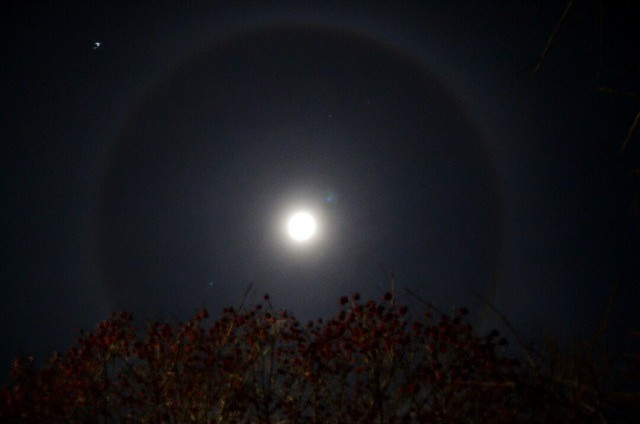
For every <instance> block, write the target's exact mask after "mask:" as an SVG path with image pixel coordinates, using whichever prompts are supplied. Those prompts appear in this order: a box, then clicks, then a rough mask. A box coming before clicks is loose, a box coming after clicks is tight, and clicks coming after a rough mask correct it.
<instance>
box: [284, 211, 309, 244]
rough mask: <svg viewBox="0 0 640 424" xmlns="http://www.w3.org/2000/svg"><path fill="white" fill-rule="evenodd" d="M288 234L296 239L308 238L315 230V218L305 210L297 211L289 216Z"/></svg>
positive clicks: (303, 239) (304, 239)
mask: <svg viewBox="0 0 640 424" xmlns="http://www.w3.org/2000/svg"><path fill="white" fill-rule="evenodd" d="M287 230H289V236H291V238H292V239H294V240H296V241H306V240H309V239H310V238H311V237H312V236H313V234H314V233H315V232H316V220H315V219H314V218H313V216H311V214H309V213H307V212H298V213H295V214H294V215H292V216H291V218H289V223H288V224H287Z"/></svg>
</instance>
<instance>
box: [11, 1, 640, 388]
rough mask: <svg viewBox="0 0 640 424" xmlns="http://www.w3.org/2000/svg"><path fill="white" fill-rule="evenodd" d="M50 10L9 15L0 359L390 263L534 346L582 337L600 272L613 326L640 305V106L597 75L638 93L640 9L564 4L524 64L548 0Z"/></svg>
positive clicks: (378, 282) (291, 299)
mask: <svg viewBox="0 0 640 424" xmlns="http://www.w3.org/2000/svg"><path fill="white" fill-rule="evenodd" d="M52 3H54V4H29V3H24V2H19V3H15V4H11V5H6V4H5V5H4V6H2V11H1V14H0V15H1V18H0V19H1V25H0V31H1V37H0V49H1V50H0V55H1V56H0V60H1V65H2V66H1V68H0V69H1V70H0V75H1V87H2V92H1V94H0V98H1V102H2V106H1V107H2V115H1V119H2V133H1V136H2V165H1V169H0V172H1V174H2V186H1V189H2V196H1V201H0V202H1V205H2V206H1V210H2V224H1V225H2V274H1V277H0V278H1V282H0V326H1V335H2V339H1V342H0V354H1V355H0V360H1V362H0V363H1V364H4V365H3V367H4V368H5V369H7V368H8V365H9V363H10V360H11V358H12V357H14V356H15V355H18V354H34V355H36V356H37V357H40V358H44V357H47V356H49V355H50V353H51V352H52V351H53V350H64V349H66V348H67V347H69V346H70V345H71V343H72V342H73V340H74V339H75V337H76V331H77V329H79V328H91V327H93V325H94V324H95V323H96V322H97V321H99V320H101V319H104V318H105V317H107V316H108V314H109V312H110V311H112V310H122V309H126V310H129V311H131V312H133V314H134V316H136V317H138V318H140V319H160V318H162V319H173V318H174V317H176V318H180V319H183V318H186V317H188V316H190V315H191V314H193V313H194V312H195V311H196V310H197V309H198V308H201V307H203V306H205V307H207V308H208V309H209V310H210V311H212V312H213V314H214V315H215V314H217V313H219V311H220V309H221V308H222V307H224V306H231V305H236V304H237V303H238V301H239V299H240V297H241V296H242V293H243V291H244V289H245V288H246V287H247V285H248V284H249V283H252V284H253V287H254V289H255V291H254V293H253V294H252V295H250V298H249V300H250V301H255V300H257V299H259V298H260V297H261V295H262V293H264V292H269V293H270V294H271V297H272V301H273V303H274V304H275V305H276V306H277V307H284V308H288V309H290V310H292V311H293V312H294V313H295V314H296V315H297V316H298V317H299V318H301V319H307V318H314V317H318V316H321V315H322V316H328V315H330V314H332V313H334V312H335V310H336V306H337V299H338V297H339V296H340V295H342V294H348V293H350V292H353V291H359V292H361V293H362V294H363V295H364V296H365V297H373V298H379V297H380V296H381V294H382V293H383V292H384V291H386V290H387V286H388V282H387V281H385V279H384V277H383V274H382V272H381V267H383V268H384V269H386V270H388V271H393V272H394V273H395V275H396V285H397V286H396V290H397V293H398V296H399V297H400V300H401V301H404V302H407V303H409V304H410V305H412V306H414V307H418V306H420V305H419V303H417V301H416V300H415V299H413V298H412V297H411V296H409V295H408V294H407V292H406V290H407V289H409V290H413V291H415V292H417V293H419V294H420V296H422V297H423V298H425V299H429V300H433V301H435V302H436V304H437V305H439V306H440V307H441V308H442V309H449V308H451V307H452V306H453V305H457V306H460V305H467V306H470V307H471V309H472V310H473V311H474V312H475V314H474V315H473V316H472V319H474V321H475V322H478V323H480V325H481V326H482V327H483V328H487V327H488V326H491V325H495V324H496V320H495V319H494V318H490V317H489V318H485V320H484V321H483V322H480V319H481V316H482V310H483V306H482V303H481V302H480V301H478V299H476V298H475V297H474V295H473V291H476V292H479V293H482V294H483V295H484V296H487V297H490V298H493V299H494V300H495V303H496V305H497V307H498V308H500V309H501V310H502V311H503V312H505V313H506V314H507V315H508V316H509V317H510V318H511V319H512V321H513V323H514V324H515V326H516V327H517V328H519V329H520V330H521V332H522V333H523V334H525V335H527V337H529V338H538V337H539V336H541V335H544V334H546V333H549V332H554V333H555V334H558V335H560V336H561V337H574V336H575V337H579V336H584V335H589V334H590V332H591V331H592V330H593V328H594V327H595V325H596V323H597V320H598V317H599V316H600V314H601V313H602V311H603V309H604V305H605V300H606V298H607V296H608V293H609V291H610V289H611V286H612V285H613V284H614V283H615V282H616V281H621V282H622V284H621V288H620V296H619V299H620V300H619V301H618V302H617V304H616V315H615V316H614V317H613V318H612V319H613V320H618V322H619V323H620V322H622V323H624V322H628V320H629V317H631V318H637V309H636V308H637V306H638V283H637V280H634V278H635V275H634V274H633V273H634V271H635V269H634V260H637V259H638V251H637V243H636V242H634V239H633V237H634V235H633V233H632V231H631V230H632V226H631V224H630V219H629V217H628V210H629V207H630V205H631V193H632V190H633V187H632V183H630V182H629V181H630V180H629V178H628V177H627V176H626V173H627V172H628V166H629V163H630V162H633V159H629V157H633V155H634V154H637V152H638V149H637V147H636V146H637V140H636V141H635V142H633V143H631V148H630V149H629V150H628V151H627V152H626V153H625V154H624V155H619V154H618V150H619V149H620V146H621V144H622V141H623V140H624V138H625V135H626V131H627V129H628V128H629V126H630V124H631V122H632V121H633V117H634V116H635V113H637V107H638V105H637V102H636V103H634V101H633V100H632V99H628V98H625V97H621V96H613V95H606V94H603V93H601V92H598V91H596V90H595V88H596V87H598V86H610V87H614V88H617V89H619V90H623V91H624V90H631V91H633V90H635V91H636V92H637V91H638V88H639V84H638V81H639V78H638V68H637V63H638V61H637V60H638V53H639V48H638V46H639V45H640V43H638V40H640V33H639V31H638V29H637V28H636V27H634V25H633V22H638V20H637V18H639V16H638V15H637V13H636V11H635V10H633V9H630V8H627V9H624V10H621V9H613V8H610V7H609V6H607V7H606V8H605V15H604V19H603V20H602V22H603V29H604V31H603V38H602V43H601V44H600V41H599V40H600V39H599V36H600V35H599V34H600V33H599V32H598V14H597V11H598V8H597V7H588V6H580V7H578V8H576V10H574V13H572V14H571V15H570V18H569V19H568V21H567V23H566V24H565V26H563V28H562V31H561V32H560V35H559V37H558V40H557V43H556V44H555V45H554V48H553V49H552V50H551V52H550V53H549V55H548V56H547V59H546V60H545V63H544V65H543V67H542V70H541V72H540V73H539V74H538V76H537V77H536V78H535V79H532V78H530V72H529V71H530V70H531V69H532V68H533V67H534V65H535V63H536V60H537V58H538V57H539V55H540V54H541V53H542V51H543V49H544V46H545V43H546V41H547V38H548V37H549V35H550V34H551V32H552V30H553V28H554V26H555V25H556V23H557V21H558V19H559V17H560V15H561V14H562V11H563V9H564V6H565V4H564V3H563V2H558V3H542V4H540V3H537V2H520V3H516V2H499V3H493V2H482V3H469V2H462V3H454V2H427V3H426V4H421V5H416V4H409V3H399V4H395V3H394V4H392V5H384V6H372V5H371V4H370V3H369V2H364V3H357V5H355V4H352V5H350V6H349V5H344V4H341V3H335V4H332V3H313V4H301V3H294V2H277V3H253V2H249V3H245V2H233V3H231V2H225V3H222V4H217V3H216V4H209V3H204V2H202V3H189V4H181V3H179V2H176V3H156V2H154V3H143V2H125V3H108V2H107V3H103V2H99V3H94V2H81V3H68V2H67V3H59V2H52ZM95 42H100V43H101V44H100V46H99V47H98V48H94V43H95ZM634 60H635V62H634ZM634 63H635V68H634ZM632 141H633V140H632ZM634 143H635V144H634ZM298 208H305V209H308V210H310V211H312V212H313V213H314V214H315V215H316V217H317V219H318V226H319V229H318V233H317V237H315V238H314V239H312V240H310V241H309V242H308V243H306V244H304V245H300V244H296V243H294V242H292V241H291V240H290V239H288V237H287V236H286V233H285V230H284V224H283V222H284V220H286V218H287V216H288V214H290V213H291V212H293V211H295V210H297V209H298ZM634 243H636V244H634ZM493 281H495V283H492V282H493ZM625 320H626V321H625ZM4 375H5V374H3V376H4Z"/></svg>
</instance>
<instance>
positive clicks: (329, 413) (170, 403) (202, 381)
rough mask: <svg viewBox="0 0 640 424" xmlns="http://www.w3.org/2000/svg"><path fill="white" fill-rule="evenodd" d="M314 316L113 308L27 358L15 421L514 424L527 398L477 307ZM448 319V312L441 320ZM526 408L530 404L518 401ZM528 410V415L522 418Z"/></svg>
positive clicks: (6, 412) (366, 306) (389, 301)
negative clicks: (479, 320) (155, 316)
mask: <svg viewBox="0 0 640 424" xmlns="http://www.w3.org/2000/svg"><path fill="white" fill-rule="evenodd" d="M339 303H340V310H339V313H338V314H337V315H336V316H335V317H333V318H331V319H329V320H326V321H323V320H322V319H318V320H317V321H310V322H308V323H307V324H306V325H303V324H301V323H299V322H298V321H297V320H296V319H295V318H294V317H293V316H292V315H291V314H290V313H288V312H287V311H275V310H274V308H273V307H272V305H271V303H270V302H269V298H268V296H267V295H265V297H264V302H262V303H260V304H258V305H256V306H255V307H253V308H252V309H249V310H247V309H241V308H238V309H234V308H227V309H225V310H224V311H223V313H222V316H221V317H220V319H218V320H217V321H215V322H213V323H212V324H211V325H210V326H208V327H206V326H204V325H203V321H205V320H206V319H207V317H208V314H207V312H206V311H205V310H203V311H201V312H200V313H198V314H197V315H196V316H195V317H194V318H192V319H191V320H189V321H187V322H183V323H176V324H169V323H161V322H151V323H149V325H148V328H147V329H146V331H144V332H139V331H137V330H136V328H135V327H134V325H133V321H132V316H131V315H130V314H128V313H126V312H123V313H120V314H114V315H112V316H111V318H110V319H109V320H106V321H104V322H102V323H100V324H99V325H98V326H97V328H96V329H95V330H94V331H92V332H89V333H86V334H81V336H80V338H79V340H78V344H77V345H76V346H75V347H73V348H71V349H69V350H68V351H67V352H66V354H64V355H58V354H54V356H53V357H52V358H51V359H50V361H49V362H48V364H47V365H46V366H43V367H41V368H37V367H35V366H34V360H33V358H27V359H20V360H16V361H15V362H14V364H13V366H12V369H11V379H12V381H11V384H9V385H8V386H6V387H3V388H2V389H1V391H0V396H1V397H0V419H1V420H2V421H3V422H7V421H9V422H10V421H12V420H15V421H19V422H47V423H53V422H65V423H87V422H96V423H111V422H122V423H129V422H131V423H273V424H275V423H426V422H428V423H502V422H504V423H510V422H514V421H517V419H518V416H521V414H522V411H521V410H520V411H518V408H522V407H523V406H522V405H523V403H522V401H521V400H518V399H517V395H518V393H519V391H520V389H519V387H518V383H517V381H516V377H517V372H516V369H517V366H518V365H517V361H514V360H511V359H508V358H506V357H505V356H504V355H501V354H500V353H499V352H500V349H501V345H504V344H506V341H505V340H504V339H500V340H497V336H498V335H497V332H492V333H491V334H489V335H488V336H485V337H481V336H479V335H476V334H475V333H474V331H473V329H472V327H471V325H470V324H469V323H468V322H467V321H466V320H465V315H466V313H467V311H466V310H465V309H461V310H460V311H457V312H456V313H453V314H451V315H446V314H434V311H433V310H432V309H429V308H428V309H427V311H426V312H425V313H424V315H423V317H421V319H418V320H409V319H408V318H407V308H406V307H405V306H401V305H396V304H395V303H394V300H393V298H392V296H391V295H390V294H386V295H385V297H384V299H383V300H382V301H380V302H374V301H368V302H361V301H360V298H359V295H357V294H354V295H352V296H350V297H346V296H345V297H342V298H341V299H340V302H339ZM436 315H437V316H436ZM515 406H518V408H516V407H515ZM518 414H520V415H518Z"/></svg>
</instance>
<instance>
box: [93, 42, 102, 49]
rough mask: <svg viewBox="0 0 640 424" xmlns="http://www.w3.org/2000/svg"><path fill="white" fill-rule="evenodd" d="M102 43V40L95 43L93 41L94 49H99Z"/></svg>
mask: <svg viewBox="0 0 640 424" xmlns="http://www.w3.org/2000/svg"><path fill="white" fill-rule="evenodd" d="M101 44H102V43H101V42H100V41H96V42H95V43H93V50H97V49H99V48H100V45H101Z"/></svg>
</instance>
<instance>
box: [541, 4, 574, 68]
mask: <svg viewBox="0 0 640 424" xmlns="http://www.w3.org/2000/svg"><path fill="white" fill-rule="evenodd" d="M572 7H573V1H572V0H569V1H568V2H567V5H566V6H565V8H564V12H562V16H561V17H560V20H559V21H558V23H557V24H556V27H555V28H554V29H553V32H552V33H551V35H550V36H549V39H548V40H547V45H546V46H545V47H544V50H543V51H542V54H541V55H540V58H539V59H538V63H536V66H535V68H534V69H533V71H532V72H531V77H532V78H534V77H535V76H536V75H537V74H538V72H539V71H540V68H542V63H543V62H544V60H545V58H546V56H547V54H548V53H549V51H551V46H552V45H553V43H554V42H555V40H556V37H557V36H558V33H559V32H560V28H562V24H563V23H564V21H565V20H566V19H567V16H569V12H570V11H571V8H572Z"/></svg>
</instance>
